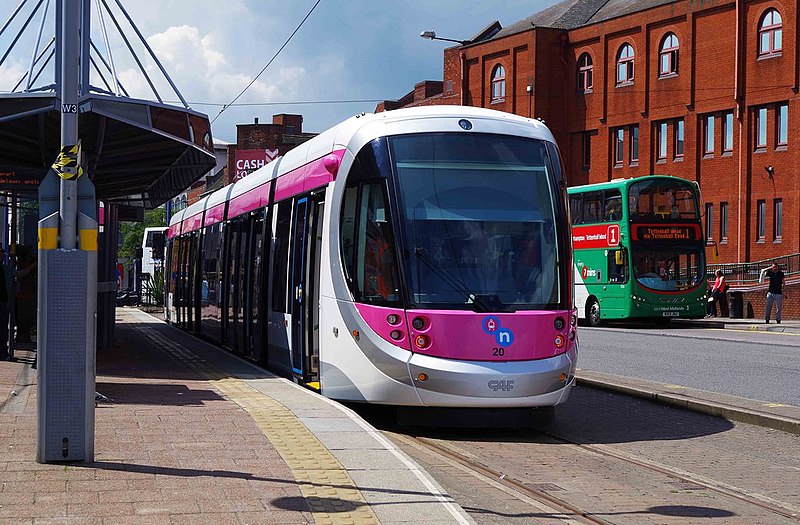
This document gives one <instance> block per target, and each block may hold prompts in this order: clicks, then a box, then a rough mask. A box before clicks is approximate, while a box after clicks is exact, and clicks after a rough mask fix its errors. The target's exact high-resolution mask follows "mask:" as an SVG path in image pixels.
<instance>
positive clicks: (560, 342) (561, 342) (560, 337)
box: [553, 334, 566, 348]
mask: <svg viewBox="0 0 800 525" xmlns="http://www.w3.org/2000/svg"><path fill="white" fill-rule="evenodd" d="M565 342H566V339H565V338H564V336H563V335H561V334H558V335H557V336H556V338H555V339H554V340H553V344H555V345H556V348H563V347H564V343H565Z"/></svg>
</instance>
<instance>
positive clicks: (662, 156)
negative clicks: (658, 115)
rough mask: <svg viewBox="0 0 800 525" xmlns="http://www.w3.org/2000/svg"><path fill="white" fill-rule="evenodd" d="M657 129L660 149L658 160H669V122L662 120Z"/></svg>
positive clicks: (657, 152) (657, 155) (657, 153)
mask: <svg viewBox="0 0 800 525" xmlns="http://www.w3.org/2000/svg"><path fill="white" fill-rule="evenodd" d="M657 129H658V131H657V135H658V146H657V147H658V150H657V151H656V160H657V161H662V160H667V123H666V122H660V123H659V124H658V128H657Z"/></svg>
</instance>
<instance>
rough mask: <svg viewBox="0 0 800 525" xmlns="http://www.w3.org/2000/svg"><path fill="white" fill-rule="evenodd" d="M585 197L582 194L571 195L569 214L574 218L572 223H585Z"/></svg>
mask: <svg viewBox="0 0 800 525" xmlns="http://www.w3.org/2000/svg"><path fill="white" fill-rule="evenodd" d="M582 208H583V199H582V198H581V194H577V195H570V196H569V214H570V218H571V219H572V224H583V214H582V213H581V211H582Z"/></svg>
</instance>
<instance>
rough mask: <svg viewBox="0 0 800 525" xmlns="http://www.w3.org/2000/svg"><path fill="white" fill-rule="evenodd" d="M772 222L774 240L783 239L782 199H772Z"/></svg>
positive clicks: (779, 240)
mask: <svg viewBox="0 0 800 525" xmlns="http://www.w3.org/2000/svg"><path fill="white" fill-rule="evenodd" d="M772 204H773V206H774V208H773V213H774V217H773V222H772V226H773V228H774V232H773V233H774V238H773V240H774V241H775V242H781V240H782V239H783V200H782V199H775V200H774V201H773V203H772Z"/></svg>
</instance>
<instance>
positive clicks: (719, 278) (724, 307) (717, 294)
mask: <svg viewBox="0 0 800 525" xmlns="http://www.w3.org/2000/svg"><path fill="white" fill-rule="evenodd" d="M714 275H716V279H715V280H714V286H712V287H711V297H713V298H714V301H713V302H711V303H709V315H711V316H714V317H716V316H717V303H719V309H720V312H719V313H720V315H721V316H723V317H727V316H728V298H727V297H726V295H725V293H726V292H727V291H728V282H727V281H726V280H725V276H724V275H722V270H717V271H716V272H715V273H714Z"/></svg>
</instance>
